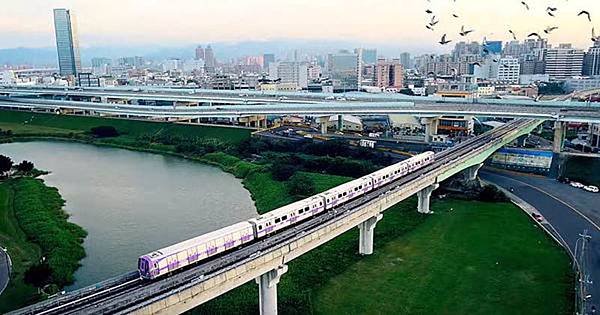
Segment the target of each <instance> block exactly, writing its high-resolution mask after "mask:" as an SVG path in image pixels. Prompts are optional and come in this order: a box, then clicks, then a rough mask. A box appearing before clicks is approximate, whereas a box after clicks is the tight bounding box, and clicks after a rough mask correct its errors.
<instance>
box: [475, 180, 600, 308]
mask: <svg viewBox="0 0 600 315" xmlns="http://www.w3.org/2000/svg"><path fill="white" fill-rule="evenodd" d="M481 178H482V179H484V180H487V181H490V182H492V183H495V184H497V185H500V186H502V187H504V188H505V189H510V188H511V187H512V188H514V192H513V193H514V194H515V195H516V196H518V197H519V198H521V199H523V200H524V201H526V202H527V203H529V204H531V205H532V206H534V207H535V208H537V209H538V210H539V212H540V213H541V214H542V215H543V216H544V217H545V218H546V220H548V222H549V223H550V224H552V226H554V228H555V229H556V231H557V232H558V233H559V234H560V235H561V236H562V238H563V239H564V240H565V242H566V243H567V244H568V246H569V249H570V251H571V253H574V252H575V251H576V242H577V239H578V238H579V234H580V233H583V231H584V230H588V233H589V234H590V235H591V236H592V239H591V240H590V242H589V244H588V251H587V254H588V256H587V260H586V264H587V273H589V275H590V278H591V280H592V281H593V282H594V283H593V284H590V285H589V286H588V293H589V294H591V295H592V297H591V299H590V300H589V302H588V311H589V310H590V309H591V307H592V306H595V307H596V308H598V306H600V224H599V222H600V195H598V194H592V193H588V192H585V191H583V190H580V189H576V188H572V187H571V186H569V185H567V184H562V183H559V182H557V181H556V180H553V179H549V178H545V177H537V176H529V175H520V174H514V173H508V172H506V173H505V172H494V171H490V170H483V171H482V172H481ZM580 243H581V242H580Z"/></svg>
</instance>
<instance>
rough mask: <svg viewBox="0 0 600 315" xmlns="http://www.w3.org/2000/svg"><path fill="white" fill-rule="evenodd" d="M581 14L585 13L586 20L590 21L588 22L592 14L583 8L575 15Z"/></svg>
mask: <svg viewBox="0 0 600 315" xmlns="http://www.w3.org/2000/svg"><path fill="white" fill-rule="evenodd" d="M582 15H586V16H587V19H588V21H590V22H591V21H592V16H591V15H590V12H588V11H586V10H583V11H581V12H579V14H577V16H582Z"/></svg>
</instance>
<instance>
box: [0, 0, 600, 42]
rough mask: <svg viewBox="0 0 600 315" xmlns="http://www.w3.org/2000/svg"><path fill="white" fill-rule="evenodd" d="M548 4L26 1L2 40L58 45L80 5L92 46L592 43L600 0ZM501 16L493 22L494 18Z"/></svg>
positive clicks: (7, 20) (12, 13)
mask: <svg viewBox="0 0 600 315" xmlns="http://www.w3.org/2000/svg"><path fill="white" fill-rule="evenodd" d="M113 2H114V4H113ZM549 3H551V2H549ZM549 3H546V2H544V3H543V4H542V3H532V4H530V7H531V8H530V10H526V9H525V8H524V7H523V5H522V4H520V1H514V3H513V2H510V3H506V2H504V1H499V0H492V1H486V2H485V3H479V2H476V1H466V0H465V1H458V2H453V1H450V0H432V2H431V3H430V2H426V1H418V2H415V1H411V2H409V1H399V2H392V1H388V0H375V1H369V2H368V3H367V2H365V1H357V0H351V1H341V0H331V1H328V2H327V3H320V2H316V1H310V2H306V1H297V0H293V1H285V2H277V1H274V0H251V1H237V0H229V1H221V2H219V3H198V2H197V1H192V0H179V1H175V2H174V3H171V5H170V6H165V5H164V1H159V0H151V1H141V0H122V1H119V2H118V3H117V2H116V1H114V0H107V1H103V2H101V3H95V2H90V1H73V0H56V1H41V0H25V1H20V2H18V3H8V4H4V6H3V10H4V12H6V13H7V14H6V16H5V17H4V18H3V19H2V20H1V21H0V37H1V38H3V41H2V43H0V48H14V47H49V46H54V39H53V29H52V16H51V12H52V10H53V9H55V8H63V7H64V8H67V9H72V10H73V11H75V12H76V13H77V14H78V16H79V17H80V19H79V28H80V37H81V44H82V46H84V47H90V46H101V45H107V43H110V45H121V46H127V45H148V44H155V45H164V46H172V45H182V44H190V43H208V42H228V41H229V42H238V41H248V40H251V41H272V40H280V39H296V40H342V41H343V40H346V41H358V42H364V43H367V44H370V45H378V44H381V45H393V44H396V45H398V46H406V47H407V48H406V50H408V51H412V52H427V51H433V52H446V51H448V50H449V49H450V48H449V47H440V45H438V44H437V41H438V40H439V37H440V36H441V35H442V34H443V33H447V34H448V38H449V39H452V40H453V43H455V42H457V41H461V40H466V41H480V40H481V39H482V38H483V37H487V38H488V39H497V40H503V41H508V40H509V39H510V34H509V33H508V29H509V28H510V29H513V30H514V31H515V32H516V34H517V36H518V37H519V39H521V40H522V39H524V38H525V35H526V34H528V33H530V32H538V33H542V34H543V29H544V28H546V27H549V26H559V28H558V29H557V30H555V31H554V32H552V33H551V34H550V35H549V36H548V39H549V41H550V42H551V43H554V44H558V43H562V42H572V43H573V44H574V45H575V46H577V47H579V48H586V47H589V46H590V45H591V41H590V37H591V28H592V26H593V23H590V22H589V21H587V19H585V18H584V17H578V16H577V13H578V12H579V11H580V10H583V9H587V10H588V11H590V13H591V14H592V18H594V17H595V13H598V14H600V3H586V1H584V0H572V1H569V2H562V1H561V2H558V1H556V3H555V4H556V6H557V7H558V8H559V11H558V13H557V14H556V17H554V18H553V17H550V16H548V15H547V14H546V13H545V7H546V6H547V5H548V4H549ZM114 8H118V10H115V9H114ZM499 8H500V9H499ZM426 9H431V10H432V11H433V12H434V14H435V15H436V16H437V17H438V18H439V19H440V23H439V24H438V25H436V30H435V31H433V32H432V31H429V30H427V29H426V28H425V25H426V24H427V22H428V21H429V18H430V16H429V15H428V14H427V13H425V10H426ZM366 12H368V14H367V13H366ZM452 14H457V15H458V16H459V18H454V17H452ZM492 14H493V17H494V18H493V19H490V16H492ZM333 16H335V19H333V18H332V17H333ZM599 16H600V15H599ZM142 20H149V21H160V22H159V23H153V24H151V25H148V23H140V21H142ZM23 21H27V23H24V22H23ZM508 21H510V22H511V23H508ZM462 25H465V27H466V28H469V29H475V32H473V33H472V34H469V36H465V37H461V36H459V35H458V32H459V30H460V27H461V26H462Z"/></svg>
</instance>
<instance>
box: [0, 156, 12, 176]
mask: <svg viewBox="0 0 600 315" xmlns="http://www.w3.org/2000/svg"><path fill="white" fill-rule="evenodd" d="M12 166H13V161H12V160H11V159H10V158H9V157H8V156H4V155H0V176H4V174H6V173H7V172H8V171H10V169H11V168H12Z"/></svg>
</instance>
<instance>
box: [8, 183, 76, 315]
mask: <svg viewBox="0 0 600 315" xmlns="http://www.w3.org/2000/svg"><path fill="white" fill-rule="evenodd" d="M63 205H64V200H63V199H62V198H61V196H60V194H59V193H58V190H56V189H55V188H52V187H48V186H46V185H44V183H43V181H42V180H39V179H34V178H30V177H22V178H16V179H9V180H6V181H3V182H0V217H1V218H2V220H0V242H1V243H2V245H3V246H5V247H6V248H7V249H8V252H9V253H10V255H11V258H12V261H13V273H12V275H11V280H10V283H9V286H8V287H7V288H6V291H5V292H4V293H3V294H2V295H1V296H0V312H6V311H9V310H12V309H15V308H18V307H22V306H25V305H27V304H29V303H31V302H34V301H36V300H37V299H38V298H39V295H38V290H37V288H36V287H35V286H33V285H32V284H31V282H37V283H36V284H37V285H39V286H45V285H48V287H47V289H48V290H54V291H56V290H57V289H58V288H60V287H62V286H64V285H66V284H68V283H70V282H72V281H73V273H74V272H75V270H77V268H78V267H79V261H80V260H81V259H82V258H83V257H84V256H85V252H84V250H83V247H82V245H81V243H82V242H83V238H85V235H86V233H85V231H83V229H81V228H80V227H79V226H77V225H75V224H72V223H69V222H68V221H67V220H68V215H67V214H66V213H65V212H64V211H63V209H62V208H63ZM42 257H44V258H45V262H44V263H40V261H41V259H42ZM26 278H32V279H29V281H26Z"/></svg>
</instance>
